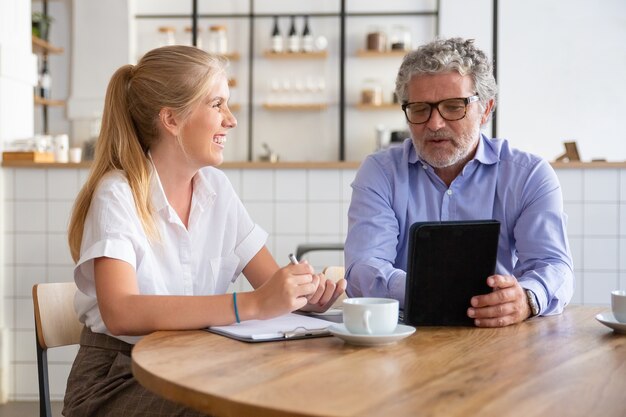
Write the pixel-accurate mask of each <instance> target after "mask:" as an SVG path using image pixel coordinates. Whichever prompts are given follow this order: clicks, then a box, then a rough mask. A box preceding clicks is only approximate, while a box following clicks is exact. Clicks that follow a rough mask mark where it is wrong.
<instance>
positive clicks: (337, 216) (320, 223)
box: [308, 202, 343, 235]
mask: <svg viewBox="0 0 626 417" xmlns="http://www.w3.org/2000/svg"><path fill="white" fill-rule="evenodd" d="M342 213H343V208H342V203H340V202H339V203H309V216H308V217H309V219H308V230H309V234H311V233H315V234H330V235H338V234H341V233H342V230H343V229H342V227H341V226H342V225H341V217H342Z"/></svg>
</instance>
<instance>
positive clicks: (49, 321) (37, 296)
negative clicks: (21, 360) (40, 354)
mask: <svg viewBox="0 0 626 417" xmlns="http://www.w3.org/2000/svg"><path fill="white" fill-rule="evenodd" d="M76 290H77V288H76V284H75V283H73V282H58V283H50V284H36V285H34V286H33V304H34V307H35V326H36V328H37V343H38V344H39V346H40V347H41V348H42V349H48V348H52V347H57V346H67V345H74V344H78V343H79V342H80V333H81V331H82V329H83V324H82V323H81V322H80V321H78V316H77V315H76V312H75V311H74V294H76Z"/></svg>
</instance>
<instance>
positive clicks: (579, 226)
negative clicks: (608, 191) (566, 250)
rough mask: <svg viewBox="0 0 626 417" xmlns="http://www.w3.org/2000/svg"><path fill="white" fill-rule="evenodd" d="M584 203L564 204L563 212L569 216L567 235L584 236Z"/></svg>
mask: <svg viewBox="0 0 626 417" xmlns="http://www.w3.org/2000/svg"><path fill="white" fill-rule="evenodd" d="M583 208H584V204H583V203H563V210H564V211H565V214H567V235H568V236H581V235H582V234H583V224H584V222H583Z"/></svg>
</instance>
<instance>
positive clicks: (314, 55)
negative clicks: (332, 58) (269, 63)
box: [263, 51, 328, 59]
mask: <svg viewBox="0 0 626 417" xmlns="http://www.w3.org/2000/svg"><path fill="white" fill-rule="evenodd" d="M263 56H264V57H265V58H267V59H325V58H326V57H327V56H328V52H327V51H315V52H272V51H265V52H264V53H263Z"/></svg>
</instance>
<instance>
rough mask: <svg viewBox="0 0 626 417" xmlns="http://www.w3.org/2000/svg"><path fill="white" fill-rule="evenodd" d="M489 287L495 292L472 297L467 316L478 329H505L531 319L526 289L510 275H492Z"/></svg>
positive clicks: (488, 283) (489, 279)
mask: <svg viewBox="0 0 626 417" xmlns="http://www.w3.org/2000/svg"><path fill="white" fill-rule="evenodd" d="M487 285H489V286H490V287H491V288H493V292H491V293H489V294H484V295H477V296H475V297H472V300H471V304H472V307H470V308H468V309H467V315H468V316H469V317H471V318H473V319H474V324H475V325H476V326H478V327H504V326H509V325H511V324H515V323H519V322H521V321H524V320H526V319H527V318H528V317H530V314H531V311H530V307H529V306H528V300H527V299H526V293H525V292H524V289H523V288H522V287H521V286H520V285H519V283H518V282H517V279H515V277H513V276H510V275H492V276H490V277H488V278H487Z"/></svg>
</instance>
